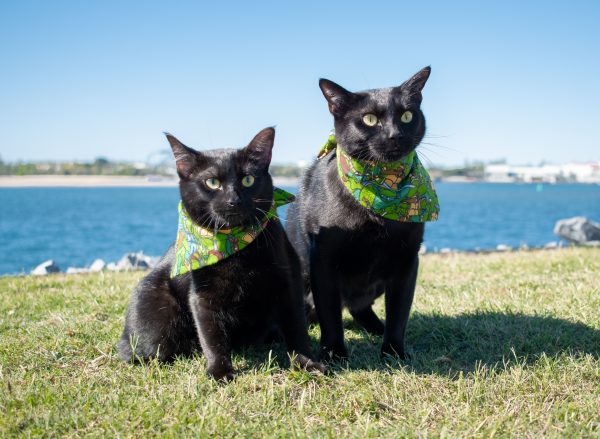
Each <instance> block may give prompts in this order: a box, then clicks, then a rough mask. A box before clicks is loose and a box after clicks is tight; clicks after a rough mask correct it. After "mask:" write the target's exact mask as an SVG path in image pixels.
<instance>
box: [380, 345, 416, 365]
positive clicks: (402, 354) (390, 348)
mask: <svg viewBox="0 0 600 439" xmlns="http://www.w3.org/2000/svg"><path fill="white" fill-rule="evenodd" d="M381 356H382V357H383V358H385V357H386V356H390V357H394V358H398V359H400V360H402V361H407V360H410V355H409V354H407V353H406V351H405V350H404V347H403V346H396V345H394V344H393V343H383V345H381Z"/></svg>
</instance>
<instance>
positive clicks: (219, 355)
mask: <svg viewBox="0 0 600 439" xmlns="http://www.w3.org/2000/svg"><path fill="white" fill-rule="evenodd" d="M208 305H209V304H208V303H207V302H206V301H205V300H204V299H203V298H202V297H200V296H199V295H198V294H196V293H194V292H192V293H191V295H190V308H191V310H192V315H193V316H194V321H195V323H196V328H197V331H198V338H199V339H200V346H201V347H202V352H203V353H204V356H205V357H206V363H207V366H206V373H207V374H208V375H209V376H211V377H213V378H214V379H216V380H223V381H231V380H232V379H233V377H234V375H235V374H234V371H233V366H232V365H231V346H230V344H229V341H228V339H227V336H226V334H225V332H224V328H223V326H222V325H221V323H222V322H221V319H222V317H221V318H220V316H219V313H218V312H217V311H216V310H214V309H212V308H211V307H210V306H208Z"/></svg>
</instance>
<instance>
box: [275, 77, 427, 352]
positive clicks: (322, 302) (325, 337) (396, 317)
mask: <svg viewBox="0 0 600 439" xmlns="http://www.w3.org/2000/svg"><path fill="white" fill-rule="evenodd" d="M429 73H430V69H429V67H426V68H425V69H423V70H421V71H419V72H418V73H417V74H416V75H414V76H413V77H412V78H411V79H409V80H408V81H406V82H405V83H404V84H402V85H401V86H399V87H396V88H387V89H377V90H369V91H365V92H361V93H351V92H349V91H347V90H345V89H343V88H342V87H340V86H339V85H337V84H335V83H333V82H331V81H328V80H325V79H322V80H321V81H320V82H319V86H320V87H321V90H322V92H323V94H324V96H325V98H326V99H327V102H328V105H329V110H330V112H331V114H332V115H333V116H334V120H335V133H336V139H337V142H338V145H339V146H340V147H342V148H344V150H345V151H347V152H348V153H349V154H350V155H351V156H353V157H355V158H358V159H369V160H375V161H382V162H390V161H395V160H398V159H400V158H402V157H403V156H405V155H406V154H408V153H409V152H411V151H413V150H414V149H415V148H416V147H417V145H418V144H419V143H420V142H421V140H422V139H423V136H424V134H425V118H424V116H423V114H422V112H421V110H420V104H421V100H422V97H421V90H422V88H423V86H424V85H425V82H426V81H427V78H428V77H429ZM407 110H408V111H411V112H412V114H413V119H412V121H411V122H410V123H403V122H402V121H401V120H400V117H401V115H402V114H403V113H404V112H405V111H407ZM367 113H372V114H375V115H376V116H377V119H378V121H379V123H378V124H377V125H376V126H373V127H369V126H367V125H366V124H365V123H364V122H363V116H364V115H365V114H367ZM287 226H288V235H289V236H290V239H291V241H292V243H293V244H294V247H295V248H296V250H297V251H298V254H299V256H300V259H301V262H302V267H303V275H304V278H305V284H306V285H307V286H308V285H310V290H312V297H310V295H309V296H308V297H307V299H308V302H309V303H311V302H312V301H314V305H315V308H316V314H317V317H318V321H319V324H320V326H321V349H322V355H323V356H325V357H336V358H344V357H346V356H347V351H346V347H345V344H344V333H343V327H342V307H343V306H346V307H348V309H349V311H350V313H351V314H352V316H353V318H354V320H355V321H356V322H357V323H358V324H359V325H361V326H362V327H364V328H365V329H366V330H367V331H368V332H370V333H372V334H378V335H383V345H382V348H381V352H382V354H393V355H397V356H399V357H400V358H405V357H406V353H405V349H404V334H405V331H406V324H407V321H408V315H409V312H410V308H411V305H412V301H413V295H414V290H415V283H416V278H417V270H418V265H419V258H418V251H419V247H420V245H421V242H422V240H423V231H424V225H423V224H422V223H404V222H397V221H391V220H386V219H383V218H381V217H378V216H376V215H374V214H372V213H371V212H370V211H369V210H367V209H366V208H364V207H362V206H361V205H360V204H358V202H357V201H356V200H355V199H354V198H353V197H352V195H351V194H350V193H349V192H348V190H347V189H346V188H345V187H344V186H343V185H342V183H341V181H340V180H339V177H338V171H337V167H336V159H335V153H330V154H329V155H328V156H327V157H326V158H324V159H322V160H319V161H317V162H315V163H314V164H313V165H312V166H311V167H310V168H309V169H308V171H307V172H306V174H305V176H304V178H303V180H302V183H301V187H300V192H299V196H298V201H297V202H296V203H295V204H294V205H292V206H291V207H290V209H289V211H288V218H287ZM384 292H385V310H386V322H385V325H384V324H383V323H382V322H381V321H380V320H379V318H378V317H377V316H376V315H375V313H374V312H373V310H372V304H373V302H374V300H375V299H376V298H377V297H378V296H380V295H381V294H383V293H384Z"/></svg>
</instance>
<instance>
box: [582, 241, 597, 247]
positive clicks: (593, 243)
mask: <svg viewBox="0 0 600 439" xmlns="http://www.w3.org/2000/svg"><path fill="white" fill-rule="evenodd" d="M583 245H585V246H586V247H600V241H588V242H586V243H585V244H583Z"/></svg>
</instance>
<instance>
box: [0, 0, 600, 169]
mask: <svg viewBox="0 0 600 439" xmlns="http://www.w3.org/2000/svg"><path fill="white" fill-rule="evenodd" d="M599 23H600V1H592V0H590V1H587V2H586V1H563V2H542V1H539V2H536V1H529V2H522V1H499V2H495V3H494V4H491V2H480V1H472V2H459V1H439V2H432V1H428V2H425V1H423V2H418V1H414V0H413V1H410V2H406V1H387V2H386V1H364V0H363V1H360V2H354V1H347V2H325V1H323V2H295V3H294V4H292V2H191V1H190V2H176V1H174V2H148V1H139V2H138V1H136V2H133V1H128V2H121V1H94V2H92V1H71V2H66V1H29V0H24V1H16V0H15V1H3V2H1V3H0V132H1V133H2V137H1V140H0V155H1V157H2V158H3V159H4V160H5V161H6V160H10V161H14V160H17V159H25V160H48V159H51V160H70V159H93V158H95V157H97V156H105V157H108V158H111V159H126V160H144V159H146V158H147V157H148V155H149V154H151V153H153V152H155V151H158V150H161V149H165V148H166V147H167V143H166V140H165V139H164V137H163V135H162V131H170V132H172V133H173V134H175V135H176V136H177V137H179V138H180V140H182V141H183V142H184V143H186V144H188V145H190V146H193V147H198V148H210V147H237V146H242V145H245V144H246V143H247V142H248V141H249V140H250V139H251V138H252V136H253V135H254V134H255V133H256V132H258V131H259V130H260V129H262V128H263V127H266V126H270V125H276V126H277V137H276V146H275V151H274V161H275V162H280V163H281V162H295V161H297V160H310V159H311V158H312V157H313V156H314V154H315V153H316V152H317V151H318V149H319V147H320V146H321V144H322V143H323V142H324V141H325V139H326V136H327V133H328V131H329V129H330V127H331V126H332V121H331V117H330V115H329V113H328V111H327V106H326V105H325V101H324V99H323V97H322V95H321V92H320V91H319V88H318V86H317V81H318V78H320V77H326V78H329V79H332V80H334V81H336V82H338V83H340V84H341V85H343V86H345V87H346V88H348V89H350V90H362V89H366V88H377V87H385V86H393V85H398V84H400V83H401V82H402V81H404V80H405V79H407V78H408V77H409V76H410V75H411V74H413V73H414V72H416V71H417V70H419V69H420V68H421V67H423V66H426V65H431V66H432V75H431V78H430V80H429V83H428V84H427V86H426V89H425V91H424V102H423V109H424V111H425V114H426V116H427V118H428V125H429V135H430V136H431V138H430V139H429V142H432V143H435V144H436V145H438V146H427V145H426V146H425V148H423V149H421V151H422V152H423V153H424V154H425V155H426V156H427V157H428V158H429V159H430V160H431V162H433V163H436V164H444V165H453V164H461V163H463V162H464V161H465V160H490V159H498V158H506V159H508V161H509V162H510V163H539V162H540V161H542V160H546V161H550V162H564V161H571V160H577V161H587V160H599V159H600V27H599Z"/></svg>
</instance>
